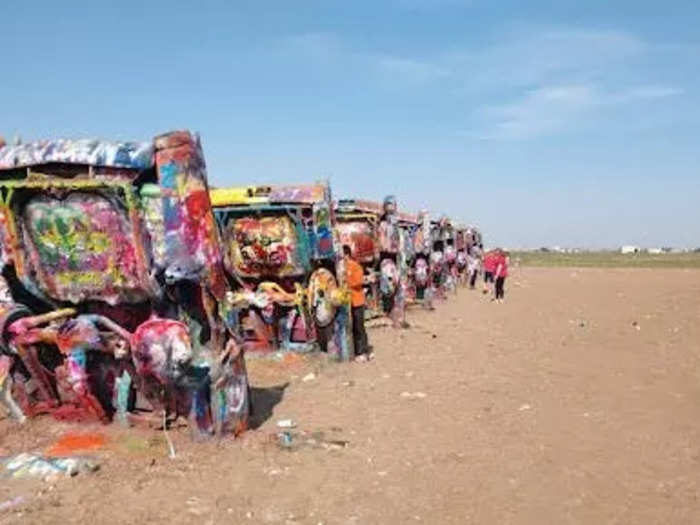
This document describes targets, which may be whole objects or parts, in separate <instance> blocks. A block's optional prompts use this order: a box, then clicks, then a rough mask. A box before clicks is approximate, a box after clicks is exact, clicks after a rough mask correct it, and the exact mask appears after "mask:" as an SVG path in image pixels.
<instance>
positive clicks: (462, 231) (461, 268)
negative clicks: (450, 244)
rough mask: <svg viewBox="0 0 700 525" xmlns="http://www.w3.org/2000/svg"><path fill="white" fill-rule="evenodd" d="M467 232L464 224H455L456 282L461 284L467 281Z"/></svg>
mask: <svg viewBox="0 0 700 525" xmlns="http://www.w3.org/2000/svg"><path fill="white" fill-rule="evenodd" d="M468 236H469V233H468V229H467V227H466V226H463V225H461V224H459V225H457V226H455V248H456V249H457V265H456V266H457V282H458V283H459V284H461V285H465V284H466V283H467V274H468V264H469V261H468V255H469V249H470V244H469V239H468Z"/></svg>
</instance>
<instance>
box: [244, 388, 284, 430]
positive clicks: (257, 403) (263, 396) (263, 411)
mask: <svg viewBox="0 0 700 525" xmlns="http://www.w3.org/2000/svg"><path fill="white" fill-rule="evenodd" d="M288 386H289V383H284V384H281V385H275V386H270V387H266V388H259V387H251V389H250V397H251V402H252V403H251V411H250V420H249V423H250V428H251V429H253V430H256V429H258V428H260V427H261V426H262V425H263V423H265V421H267V420H268V419H270V418H271V417H272V413H273V412H274V410H275V406H276V405H278V404H279V403H280V402H281V401H282V399H283V398H284V392H285V390H287V387H288Z"/></svg>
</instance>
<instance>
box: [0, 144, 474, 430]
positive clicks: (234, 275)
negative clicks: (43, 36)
mask: <svg viewBox="0 0 700 525" xmlns="http://www.w3.org/2000/svg"><path fill="white" fill-rule="evenodd" d="M480 243H481V239H480V234H479V233H478V232H477V231H476V230H473V229H468V228H460V227H457V226H455V225H452V224H451V223H450V221H448V220H446V219H442V220H439V221H431V219H430V217H429V216H428V215H427V213H421V214H418V215H412V214H409V213H404V212H402V211H400V210H398V209H397V206H396V201H395V200H394V199H393V198H387V199H385V200H384V202H382V203H375V202H369V201H360V200H340V201H337V202H336V201H334V200H333V198H332V195H331V191H330V187H329V185H328V184H325V183H319V184H310V185H296V186H272V187H268V186H245V187H240V188H221V189H212V190H210V189H209V187H208V183H207V178H206V169H205V164H204V157H203V153H202V147H201V144H200V141H199V137H198V136H196V135H193V134H191V133H189V132H187V131H178V132H171V133H168V134H165V135H162V136H158V137H156V138H155V139H154V140H152V141H149V142H143V143H141V142H138V143H136V142H106V141H100V140H51V141H41V142H35V143H27V144H17V145H12V146H7V145H5V146H3V145H2V144H1V143H0V257H1V265H2V278H1V279H0V394H1V395H0V401H1V402H2V403H3V404H4V405H5V406H6V408H7V409H8V410H9V411H10V412H11V414H12V415H13V416H14V417H15V418H16V419H17V420H19V421H24V420H25V419H26V418H27V417H32V416H36V415H38V414H51V415H53V416H54V417H56V418H59V419H67V420H95V419H98V420H101V421H104V422H109V421H112V420H115V419H116V420H119V421H121V422H124V423H125V424H139V423H144V424H154V423H156V424H159V425H168V424H170V423H172V422H174V421H175V420H177V419H185V420H187V421H188V422H189V424H190V427H191V428H192V430H193V432H195V433H196V434H197V435H201V436H210V435H225V434H237V433H240V432H241V431H243V430H245V428H246V427H247V423H248V416H249V412H250V388H249V385H248V379H247V373H246V366H245V360H244V354H245V355H248V356H255V355H263V356H264V355H271V354H274V355H279V354H280V353H281V352H288V351H309V350H314V349H320V350H322V351H326V352H328V353H329V354H331V355H333V356H335V357H336V358H338V359H340V360H347V359H350V358H351V357H352V348H353V345H352V327H351V322H352V321H351V319H352V317H351V315H350V302H349V294H348V291H347V289H346V287H345V285H344V275H345V271H344V262H343V257H342V246H343V245H349V246H350V247H351V248H352V251H353V255H354V257H355V258H356V260H358V261H359V262H361V263H362V265H363V267H364V268H365V273H366V282H367V285H366V286H367V296H368V301H369V305H370V312H371V313H372V315H388V316H389V317H391V319H392V320H393V322H394V323H395V324H397V325H400V324H402V323H403V322H404V320H403V315H404V311H405V307H406V304H410V303H412V302H423V303H424V304H429V301H430V299H431V296H432V294H433V293H434V292H435V291H437V292H438V293H442V292H444V291H447V290H449V289H451V288H454V287H455V286H456V284H457V282H458V281H459V280H460V277H461V276H462V275H463V270H464V266H465V265H464V257H465V254H466V253H467V252H468V251H469V249H470V247H471V246H473V245H475V244H480Z"/></svg>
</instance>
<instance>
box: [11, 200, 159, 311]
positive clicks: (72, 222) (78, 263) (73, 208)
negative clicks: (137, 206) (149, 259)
mask: <svg viewBox="0 0 700 525" xmlns="http://www.w3.org/2000/svg"><path fill="white" fill-rule="evenodd" d="M23 212H24V213H23V214H22V220H21V221H19V226H20V227H21V228H22V230H23V236H22V237H23V241H24V242H23V250H22V253H25V254H26V255H27V261H26V262H27V270H26V271H27V273H28V274H32V275H34V276H35V278H36V280H37V281H38V282H37V285H38V287H39V288H40V289H43V290H46V291H47V293H48V295H50V296H51V297H54V298H56V299H58V300H60V301H68V302H71V303H77V302H80V301H83V300H88V299H101V300H104V301H106V302H108V303H109V304H116V303H118V302H119V301H125V302H138V301H142V300H144V299H145V298H146V297H147V295H148V283H147V278H146V276H145V275H144V273H143V267H142V266H139V264H138V263H137V257H138V256H137V253H136V248H135V246H134V242H133V231H132V225H131V224H130V222H129V218H128V216H127V215H126V213H124V212H123V211H121V210H120V209H119V207H118V205H117V204H116V203H115V202H113V201H110V200H109V199H108V198H106V197H103V196H101V195H96V194H90V193H85V192H76V193H71V194H69V195H68V196H67V197H66V198H65V199H63V200H60V199H57V198H54V197H47V196H44V195H35V196H33V197H32V198H30V199H29V201H28V202H27V203H26V204H24V206H23Z"/></svg>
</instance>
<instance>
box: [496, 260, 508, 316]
mask: <svg viewBox="0 0 700 525" xmlns="http://www.w3.org/2000/svg"><path fill="white" fill-rule="evenodd" d="M495 266H496V269H495V270H494V275H495V277H496V286H495V289H496V291H495V294H496V301H498V302H499V303H502V302H503V296H504V295H505V289H504V285H505V282H506V277H508V254H507V253H506V252H504V251H503V250H501V249H500V248H499V249H498V250H496V258H495Z"/></svg>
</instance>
